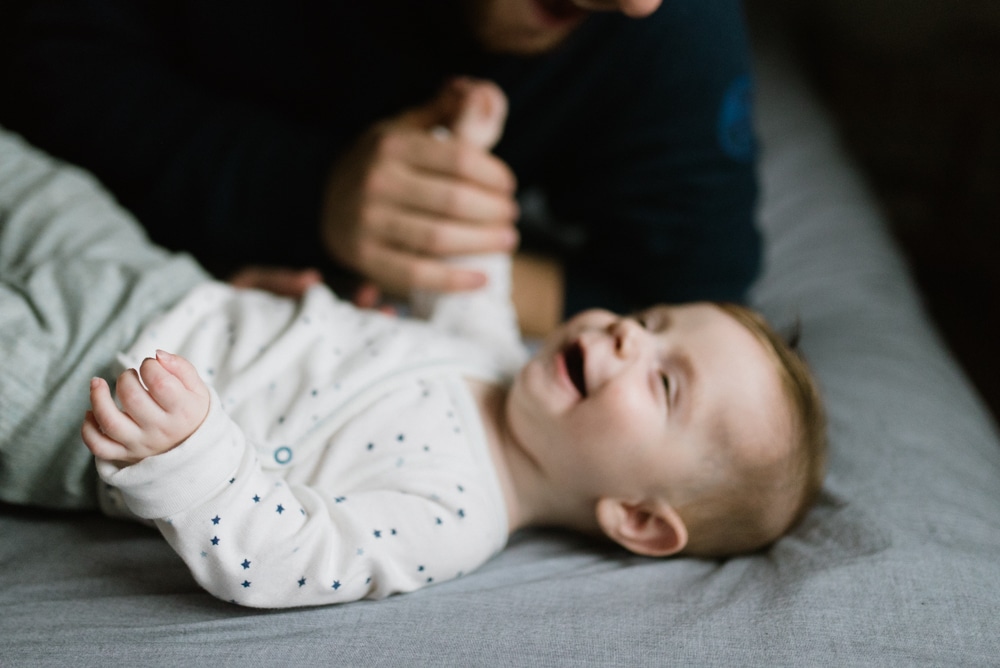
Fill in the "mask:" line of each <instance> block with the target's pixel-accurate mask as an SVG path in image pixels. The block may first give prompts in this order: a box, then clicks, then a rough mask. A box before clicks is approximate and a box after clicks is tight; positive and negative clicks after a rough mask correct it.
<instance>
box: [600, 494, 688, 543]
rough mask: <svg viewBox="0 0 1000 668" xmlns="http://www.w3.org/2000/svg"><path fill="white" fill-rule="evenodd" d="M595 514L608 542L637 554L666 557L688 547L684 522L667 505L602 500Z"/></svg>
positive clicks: (655, 501)
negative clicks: (608, 539) (613, 542)
mask: <svg viewBox="0 0 1000 668" xmlns="http://www.w3.org/2000/svg"><path fill="white" fill-rule="evenodd" d="M596 513H597V523H598V524H599V525H600V527H601V530H602V531H603V532H604V533H605V534H606V535H607V536H608V538H610V539H611V540H613V541H615V542H616V543H618V544H619V545H621V546H622V547H624V548H625V549H627V550H629V551H631V552H635V553H636V554H642V555H645V556H647V557H666V556H670V555H671V554H677V553H678V552H680V551H681V550H683V549H684V546H685V545H687V541H688V532H687V527H686V526H685V525H684V520H682V519H681V516H680V515H678V514H677V511H676V510H674V508H673V506H671V505H670V504H668V503H666V502H665V501H659V500H649V501H640V502H638V503H636V502H631V501H626V500H624V499H611V498H603V499H601V500H600V501H598V502H597V508H596Z"/></svg>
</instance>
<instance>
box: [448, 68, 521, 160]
mask: <svg viewBox="0 0 1000 668" xmlns="http://www.w3.org/2000/svg"><path fill="white" fill-rule="evenodd" d="M456 87H457V89H458V90H457V92H458V97H459V100H458V106H457V110H456V112H455V114H454V117H453V118H452V120H451V123H450V124H449V125H448V127H449V129H450V130H451V131H452V132H453V133H454V134H455V135H456V136H457V137H459V138H460V139H462V140H464V141H467V142H469V143H470V144H475V145H476V146H479V147H480V148H484V149H487V150H489V149H492V148H493V147H494V146H496V143H497V142H498V141H500V136H501V135H502V134H503V128H504V124H505V123H506V121H507V96H506V95H504V94H503V91H502V90H500V87H499V86H497V85H496V84H495V83H493V82H492V81H486V80H482V79H461V80H459V81H458V82H457V83H456Z"/></svg>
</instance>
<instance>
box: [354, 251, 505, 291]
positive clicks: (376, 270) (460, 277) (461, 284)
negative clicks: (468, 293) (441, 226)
mask: <svg viewBox="0 0 1000 668" xmlns="http://www.w3.org/2000/svg"><path fill="white" fill-rule="evenodd" d="M361 265H362V266H363V267H365V268H366V273H367V274H368V275H369V277H370V278H371V279H372V280H374V281H375V282H376V283H378V284H379V285H380V286H382V287H383V288H384V289H385V290H386V291H387V292H390V293H394V294H399V295H405V294H409V293H410V292H411V291H412V290H433V291H436V292H457V291H462V290H474V289H476V288H480V287H482V286H484V285H485V284H486V276H485V274H483V273H482V272H479V271H474V270H470V269H464V268H462V267H455V266H452V265H449V264H448V263H447V262H443V261H441V260H436V259H433V258H429V257H424V256H420V255H414V254H412V253H408V252H405V251H401V250H398V249H395V248H392V247H390V246H387V245H385V244H383V243H381V242H379V241H377V240H369V241H366V242H363V243H362V244H361Z"/></svg>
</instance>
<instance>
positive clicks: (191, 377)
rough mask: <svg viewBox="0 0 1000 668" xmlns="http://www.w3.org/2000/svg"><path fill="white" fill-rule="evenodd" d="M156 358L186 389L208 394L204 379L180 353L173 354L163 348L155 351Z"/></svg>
mask: <svg viewBox="0 0 1000 668" xmlns="http://www.w3.org/2000/svg"><path fill="white" fill-rule="evenodd" d="M156 360H157V361H158V362H159V363H160V364H162V365H163V367H164V368H165V369H166V370H167V371H169V372H170V373H172V374H173V375H174V376H175V377H176V378H177V380H179V381H181V383H182V384H183V385H184V387H186V388H187V389H188V390H190V391H192V392H194V393H195V394H197V395H199V396H204V397H207V396H208V386H207V385H205V381H203V380H202V379H201V376H199V375H198V370H197V369H195V368H194V365H193V364H191V362H189V361H187V360H186V359H184V358H183V357H181V356H180V355H174V354H173V353H168V352H166V351H163V350H157V351H156Z"/></svg>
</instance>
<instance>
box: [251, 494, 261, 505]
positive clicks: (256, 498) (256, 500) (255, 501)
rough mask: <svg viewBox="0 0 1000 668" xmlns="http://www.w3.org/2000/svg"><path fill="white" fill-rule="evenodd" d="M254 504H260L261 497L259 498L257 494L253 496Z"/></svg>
mask: <svg viewBox="0 0 1000 668" xmlns="http://www.w3.org/2000/svg"><path fill="white" fill-rule="evenodd" d="M253 502H254V503H260V497H259V496H257V495H256V494H254V495H253Z"/></svg>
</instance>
